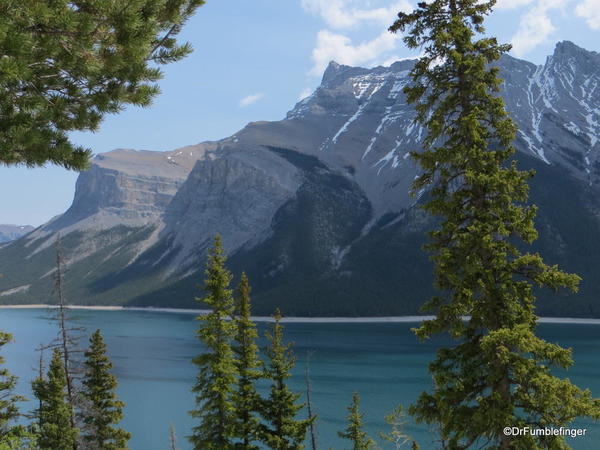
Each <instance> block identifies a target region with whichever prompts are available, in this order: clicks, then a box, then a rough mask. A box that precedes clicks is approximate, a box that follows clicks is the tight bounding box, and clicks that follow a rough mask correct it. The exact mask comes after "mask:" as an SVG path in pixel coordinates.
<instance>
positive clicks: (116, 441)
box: [81, 330, 131, 450]
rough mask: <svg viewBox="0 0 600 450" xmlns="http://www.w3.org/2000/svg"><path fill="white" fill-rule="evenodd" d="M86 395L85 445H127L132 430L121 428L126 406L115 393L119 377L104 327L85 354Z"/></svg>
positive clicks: (94, 336)
mask: <svg viewBox="0 0 600 450" xmlns="http://www.w3.org/2000/svg"><path fill="white" fill-rule="evenodd" d="M84 356H85V360H84V362H83V364H84V368H85V369H84V375H83V381H82V385H83V389H82V392H81V396H82V398H83V404H82V411H81V422H82V440H83V443H84V447H85V448H91V449H98V450H100V449H106V450H113V449H114V450H117V449H126V448H127V441H128V440H129V439H130V438H131V434H130V433H128V432H127V431H125V430H123V429H121V428H117V427H116V424H118V423H119V422H120V421H121V419H123V407H124V406H125V405H124V403H123V402H122V401H120V400H119V399H118V397H117V394H116V393H115V390H116V388H117V379H116V377H115V376H114V375H113V374H112V373H111V372H110V371H111V369H112V363H111V362H110V360H109V359H108V356H107V355H106V344H105V343H104V339H103V338H102V334H101V333H100V330H96V331H95V332H94V334H92V336H91V337H90V346H89V348H88V350H87V351H86V352H85V354H84Z"/></svg>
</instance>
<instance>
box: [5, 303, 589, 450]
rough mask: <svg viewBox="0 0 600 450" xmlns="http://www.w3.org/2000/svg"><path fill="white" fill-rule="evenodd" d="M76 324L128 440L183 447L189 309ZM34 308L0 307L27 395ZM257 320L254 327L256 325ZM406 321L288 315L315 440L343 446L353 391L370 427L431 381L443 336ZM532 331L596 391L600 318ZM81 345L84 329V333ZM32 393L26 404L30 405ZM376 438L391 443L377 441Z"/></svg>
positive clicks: (44, 331) (102, 314)
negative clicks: (101, 367)
mask: <svg viewBox="0 0 600 450" xmlns="http://www.w3.org/2000/svg"><path fill="white" fill-rule="evenodd" d="M71 315H72V316H73V317H74V318H75V321H76V323H77V324H78V325H80V326H83V327H85V328H86V329H87V330H89V331H90V332H91V331H94V330H95V329H96V328H101V329H102V332H103V334H104V336H105V339H106V342H107V345H108V349H109V354H110V357H111V359H112V361H113V364H114V366H115V373H116V375H117V377H118V379H119V395H120V397H121V399H122V400H123V401H125V402H126V404H127V406H126V409H125V419H124V420H123V422H122V424H123V426H124V427H125V428H126V429H127V430H128V431H130V432H131V433H132V434H133V438H132V440H131V441H130V444H131V448H132V449H134V450H155V449H157V450H158V449H167V448H168V427H169V424H172V425H173V426H174V427H175V429H176V432H177V436H178V447H179V448H180V449H182V450H184V449H189V448H190V447H189V445H188V443H187V440H186V439H185V436H186V435H188V434H189V430H190V429H191V427H192V425H193V423H192V420H191V419H190V417H189V416H188V414H187V411H189V410H190V409H192V408H193V406H194V399H193V396H192V394H191V393H190V387H191V385H192V384H193V382H194V377H195V373H196V370H195V367H194V366H193V365H192V364H191V363H190V360H191V358H192V357H194V356H195V355H197V354H198V353H200V352H201V351H202V347H201V346H200V344H199V342H198V341H197V340H196V339H195V338H194V330H195V328H196V325H197V324H196V323H195V321H194V320H193V319H194V316H193V315H190V314H169V313H159V312H151V311H148V312H146V311H90V310H76V311H72V312H71ZM47 318H48V312H47V311H46V310H42V309H4V310H1V311H0V329H3V330H6V331H9V332H11V333H13V335H14V338H15V342H14V343H13V344H10V345H7V346H5V348H4V350H3V355H4V356H5V357H6V359H7V366H8V367H9V368H10V370H11V371H12V372H13V373H14V374H16V375H18V376H19V377H20V380H19V392H20V393H23V394H24V395H26V396H28V397H29V398H31V392H30V390H29V382H30V380H31V379H32V378H33V376H34V375H35V369H34V368H35V367H36V366H37V358H38V355H37V352H35V351H34V349H35V348H36V347H37V346H38V345H39V344H42V343H47V342H49V341H50V340H51V339H52V338H54V336H55V335H56V329H55V325H54V324H53V323H51V322H49V321H48V319H47ZM264 326H265V324H260V325H259V328H260V330H261V333H262V330H264ZM414 326H415V324H414V323H413V324H410V323H320V324H315V323H287V324H285V330H286V332H285V336H286V339H287V340H289V341H293V342H295V347H294V348H295V352H296V355H297V356H298V363H297V366H296V370H295V375H294V377H293V378H292V380H291V382H290V384H291V387H292V388H293V389H294V390H296V391H297V392H304V389H305V385H304V369H305V360H306V355H307V352H311V354H312V356H311V359H310V374H311V380H312V391H313V407H314V410H315V412H316V413H317V414H318V416H319V419H318V423H317V433H318V447H319V448H322V449H327V448H330V447H331V448H334V449H343V448H348V446H347V445H346V444H345V442H347V441H343V440H340V439H339V438H337V435H336V433H337V431H338V430H341V429H343V428H344V427H345V421H344V418H345V416H346V414H347V412H346V407H347V405H348V403H349V402H350V399H351V395H352V392H353V391H358V392H359V393H360V394H361V397H362V410H363V412H364V413H365V421H366V430H367V431H368V432H369V433H370V434H371V435H372V436H374V437H376V436H377V433H378V431H379V430H384V431H385V430H386V428H385V424H384V423H383V416H384V415H386V414H387V413H388V412H389V411H391V410H392V409H393V408H394V407H395V406H396V405H397V404H399V403H402V404H404V405H409V404H410V403H411V402H413V401H414V400H415V399H416V398H417V396H418V394H419V393H420V392H421V391H422V390H424V389H428V388H430V377H429V375H428V373H427V363H428V362H429V361H430V360H431V359H432V358H433V355H434V352H435V348H436V347H437V346H438V345H440V343H442V341H437V342H428V343H419V342H418V341H417V340H416V339H415V337H414V335H413V334H412V333H411V331H410V328H411V327H414ZM539 331H540V334H541V335H542V336H543V337H544V338H546V339H548V340H550V341H552V342H558V343H560V344H562V345H564V346H567V347H573V349H574V352H573V354H574V358H575V361H576V364H575V366H574V367H573V368H572V369H570V370H569V371H568V373H567V376H568V377H569V378H570V379H571V380H572V381H573V382H575V383H576V384H577V385H579V386H581V387H586V388H591V389H592V391H593V392H594V394H595V395H596V396H600V325H577V324H541V325H540V329H539ZM84 343H85V344H86V345H87V339H86V340H85V341H84ZM31 405H32V402H27V403H26V404H24V406H28V407H31ZM577 425H578V426H583V427H586V428H588V430H587V436H586V437H584V438H581V437H580V438H576V439H573V440H570V444H571V445H572V446H573V448H576V449H580V450H585V449H590V450H592V449H594V450H595V449H598V448H600V424H595V423H591V422H590V423H587V422H582V423H578V424H577ZM406 431H407V432H408V433H409V434H410V435H412V436H413V438H415V439H417V440H418V441H419V443H420V444H421V448H423V449H433V448H435V445H434V444H433V443H432V441H433V440H434V439H435V436H434V435H433V434H431V433H428V431H427V429H426V428H424V427H420V426H415V425H409V426H408V427H407V429H406ZM383 448H389V447H385V446H383Z"/></svg>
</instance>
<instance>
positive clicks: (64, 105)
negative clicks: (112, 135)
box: [0, 0, 204, 170]
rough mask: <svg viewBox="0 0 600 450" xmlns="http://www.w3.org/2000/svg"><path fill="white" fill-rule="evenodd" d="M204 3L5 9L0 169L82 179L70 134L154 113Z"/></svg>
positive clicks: (81, 155) (87, 2) (146, 1)
mask: <svg viewBox="0 0 600 450" xmlns="http://www.w3.org/2000/svg"><path fill="white" fill-rule="evenodd" d="M203 3H204V1H203V0H80V1H77V2H73V1H70V0H53V1H34V0H3V1H2V2H0V164H7V165H12V164H24V165H27V166H30V167H31V166H43V165H45V164H46V163H47V162H50V163H53V164H58V165H61V166H64V167H66V168H69V169H76V170H82V169H84V168H85V167H86V166H87V164H88V159H89V156H90V154H91V152H90V151H89V150H86V149H84V148H82V147H79V146H76V145H73V144H72V143H71V142H70V141H69V138H68V134H67V133H68V132H70V131H72V130H95V129H97V128H98V125H99V123H100V121H101V120H102V117H103V116H104V115H105V114H111V113H116V112H119V111H120V110H122V109H123V107H124V106H125V105H127V104H133V105H139V106H147V105H148V104H150V102H151V100H152V98H153V97H154V96H156V95H157V94H158V87H157V86H156V84H155V83H156V81H157V80H159V79H160V78H161V71H160V70H159V68H158V66H159V65H162V64H168V63H171V62H174V61H177V60H179V59H181V58H183V57H184V56H185V55H187V54H188V53H189V52H190V51H191V48H190V46H189V45H188V44H183V45H180V44H179V43H178V42H177V40H176V36H177V34H178V33H179V32H180V31H181V28H182V26H183V24H184V23H185V22H186V20H187V19H188V18H189V17H190V16H191V15H192V14H193V13H194V11H195V10H196V9H197V8H198V7H199V6H200V5H202V4H203Z"/></svg>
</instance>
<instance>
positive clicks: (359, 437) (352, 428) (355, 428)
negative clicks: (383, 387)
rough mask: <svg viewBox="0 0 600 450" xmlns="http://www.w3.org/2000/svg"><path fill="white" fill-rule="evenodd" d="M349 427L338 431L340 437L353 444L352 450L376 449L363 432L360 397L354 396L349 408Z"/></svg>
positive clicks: (356, 394)
mask: <svg viewBox="0 0 600 450" xmlns="http://www.w3.org/2000/svg"><path fill="white" fill-rule="evenodd" d="M347 420H348V426H347V427H346V429H345V430H344V431H338V436H339V437H341V438H344V439H348V440H349V441H351V442H352V450H369V449H373V448H375V442H374V441H373V439H371V438H370V437H369V436H368V435H367V433H366V432H365V431H363V415H362V413H361V412H360V396H359V395H358V392H354V393H353V394H352V403H351V404H350V406H349V407H348V417H347Z"/></svg>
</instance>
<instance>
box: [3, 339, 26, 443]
mask: <svg viewBox="0 0 600 450" xmlns="http://www.w3.org/2000/svg"><path fill="white" fill-rule="evenodd" d="M10 341H12V336H11V335H10V334H9V333H5V332H2V331H0V348H2V347H4V346H5V345H6V344H8V343H9V342H10ZM4 363H5V360H4V357H2V356H0V448H1V446H2V445H9V443H11V442H15V441H20V440H21V439H22V438H23V437H24V433H25V430H24V429H23V427H21V426H16V425H14V421H15V420H17V419H18V417H19V408H18V406H17V404H18V403H19V402H21V401H23V400H25V399H24V398H23V397H21V396H20V395H14V394H13V391H14V389H15V387H16V385H17V377H16V376H14V375H12V374H11V373H10V372H9V371H8V369H6V368H4V367H2V365H3V364H4Z"/></svg>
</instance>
